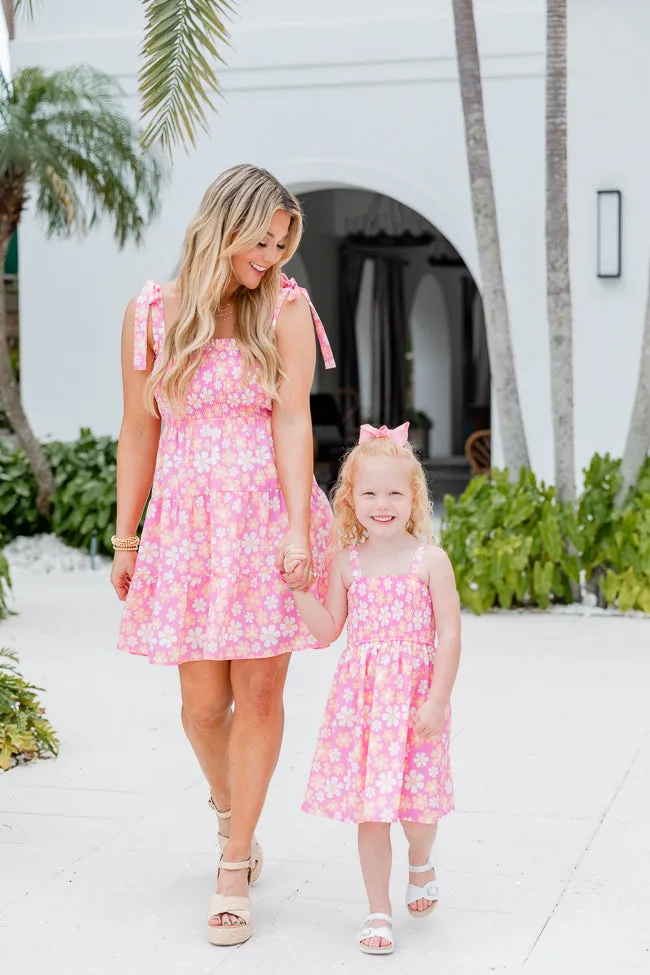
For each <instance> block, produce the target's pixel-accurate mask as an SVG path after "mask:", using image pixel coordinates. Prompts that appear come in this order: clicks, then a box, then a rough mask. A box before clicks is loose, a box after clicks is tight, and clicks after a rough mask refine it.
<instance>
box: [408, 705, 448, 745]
mask: <svg viewBox="0 0 650 975" xmlns="http://www.w3.org/2000/svg"><path fill="white" fill-rule="evenodd" d="M448 709H449V705H448V704H440V703H439V702H437V701H431V700H426V701H425V702H424V704H423V705H422V706H421V707H420V708H419V709H418V712H417V714H416V715H415V723H414V726H413V730H414V731H415V733H416V735H418V736H419V737H420V738H424V739H430V738H435V737H436V735H439V734H440V732H441V731H442V729H443V728H444V726H445V720H446V718H447V712H448Z"/></svg>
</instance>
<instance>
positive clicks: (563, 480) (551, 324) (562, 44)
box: [546, 0, 576, 501]
mask: <svg viewBox="0 0 650 975" xmlns="http://www.w3.org/2000/svg"><path fill="white" fill-rule="evenodd" d="M566 86H567V4H566V0H548V2H547V8H546V281H547V313H548V330H549V338H550V346H551V404H552V412H553V444H554V450H555V486H556V489H557V493H558V497H559V498H560V499H561V500H562V501H574V500H575V495H576V478H575V458H574V436H573V331H572V329H573V317H572V311H571V283H570V277H569V206H568V200H567V114H566Z"/></svg>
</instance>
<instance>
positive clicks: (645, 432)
mask: <svg viewBox="0 0 650 975" xmlns="http://www.w3.org/2000/svg"><path fill="white" fill-rule="evenodd" d="M648 450H650V289H649V291H648V299H647V306H646V312H645V326H644V330H643V339H642V343H641V364H640V367H639V378H638V380H637V387H636V395H635V397H634V406H633V407H632V417H631V419H630V426H629V429H628V433H627V440H626V441H625V450H624V451H623V463H622V465H621V474H622V475H623V482H622V485H621V489H620V491H619V493H618V497H617V499H616V501H617V504H619V505H620V504H622V503H623V501H624V500H625V498H626V497H627V493H628V491H629V489H630V488H631V487H634V485H635V484H636V482H637V478H638V476H639V471H640V470H641V467H642V465H643V463H644V461H645V459H646V457H647V456H648Z"/></svg>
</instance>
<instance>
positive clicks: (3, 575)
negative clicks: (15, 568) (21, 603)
mask: <svg viewBox="0 0 650 975" xmlns="http://www.w3.org/2000/svg"><path fill="white" fill-rule="evenodd" d="M10 589H11V576H10V575H9V563H8V562H7V559H6V558H5V556H4V553H3V552H2V550H1V549H0V620H6V618H7V617H8V616H10V615H11V613H12V610H10V609H9V607H8V606H7V596H8V595H9V590H10Z"/></svg>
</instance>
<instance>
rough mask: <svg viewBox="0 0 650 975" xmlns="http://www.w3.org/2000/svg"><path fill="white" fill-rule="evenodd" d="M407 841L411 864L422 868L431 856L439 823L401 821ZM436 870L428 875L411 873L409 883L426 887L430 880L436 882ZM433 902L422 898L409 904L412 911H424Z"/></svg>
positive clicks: (427, 873)
mask: <svg viewBox="0 0 650 975" xmlns="http://www.w3.org/2000/svg"><path fill="white" fill-rule="evenodd" d="M401 823H402V827H403V829H404V833H405V835H406V839H407V840H408V844H409V863H410V864H411V866H413V867H422V866H424V864H425V863H426V862H427V861H428V859H429V857H430V856H431V848H432V846H433V843H434V840H435V838H436V833H437V832H438V824H437V823H409V822H408V820H406V819H402V820H401ZM435 878H436V872H435V870H427V872H426V873H409V883H410V884H415V886H416V887H424V886H425V885H426V884H428V883H429V881H430V880H435ZM432 903H433V901H429V900H426V899H425V898H422V897H421V898H420V899H419V900H417V901H414V902H413V903H412V904H409V907H410V908H411V910H412V911H424V910H426V908H428V907H431V904H432Z"/></svg>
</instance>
